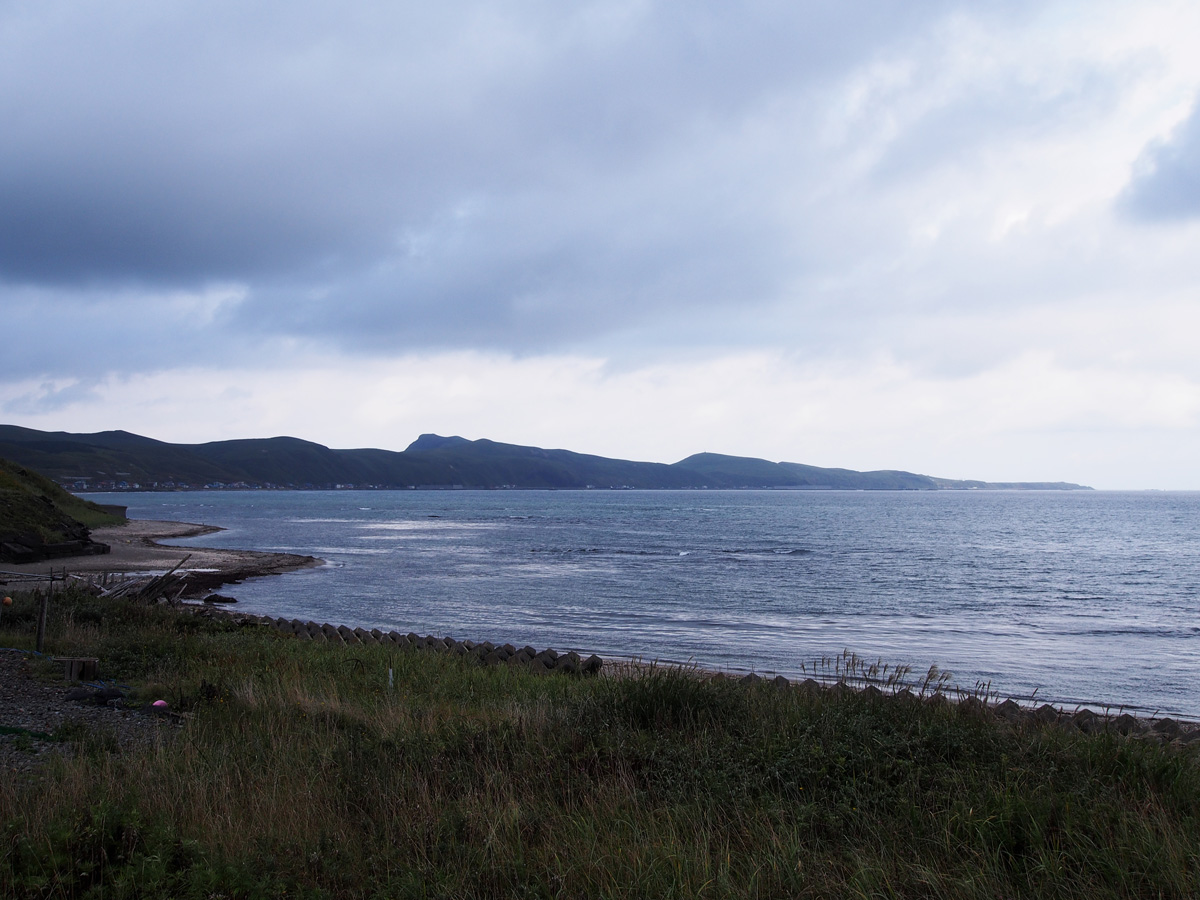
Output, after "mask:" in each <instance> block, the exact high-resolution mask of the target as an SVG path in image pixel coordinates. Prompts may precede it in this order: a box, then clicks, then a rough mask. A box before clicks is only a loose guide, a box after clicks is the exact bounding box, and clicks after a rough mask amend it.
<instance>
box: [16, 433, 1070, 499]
mask: <svg viewBox="0 0 1200 900" xmlns="http://www.w3.org/2000/svg"><path fill="white" fill-rule="evenodd" d="M0 455H2V456H7V457H8V458H10V459H13V460H17V461H18V462H19V463H21V464H22V465H25V466H28V467H30V468H34V469H37V470H38V471H41V472H44V473H45V474H46V475H48V476H49V477H51V478H53V479H54V480H55V481H56V482H58V483H59V484H61V485H65V486H67V487H69V488H70V489H71V490H138V489H140V490H194V489H199V488H235V489H246V488H298V489H329V488H338V487H343V488H349V487H354V488H410V487H411V488H552V489H586V488H597V489H600V488H606V489H616V488H644V489H671V488H674V489H701V488H710V489H716V488H726V489H728V488H788V489H801V490H803V489H807V490H906V491H936V490H988V489H997V488H1008V489H1040V490H1086V488H1083V487H1082V486H1081V485H1077V484H1067V483H1060V482H1055V483H1040V482H1039V483H1036V484H1034V483H1012V484H1002V485H998V484H989V483H987V482H982V481H953V480H949V479H944V478H932V477H930V476H928V475H915V474H913V473H911V472H898V471H879V472H855V471H853V470H851V469H824V468H819V467H817V466H807V465H802V464H800V463H790V462H778V463H777V462H768V461H767V460H764V459H753V458H749V457H740V456H723V455H721V454H717V453H698V454H696V455H695V456H689V457H688V458H687V459H684V460H680V461H679V462H677V463H673V464H669V465H668V464H666V463H651V462H633V461H630V460H623V459H609V458H607V457H603V456H592V455H589V454H585V453H575V452H573V451H571V450H545V449H542V448H540V447H525V446H521V445H518V444H502V443H498V442H496V441H489V440H475V441H471V440H467V439H466V438H462V437H457V436H452V437H443V436H441V435H436V434H423V435H421V436H420V437H419V438H417V440H415V441H413V443H412V444H410V445H409V446H408V447H407V448H406V449H405V450H403V451H393V450H374V449H359V450H331V449H330V448H328V447H325V446H322V445H321V444H315V443H312V442H310V441H302V440H299V439H297V438H291V437H274V438H256V439H249V440H236V441H215V442H212V443H207V444H170V443H166V442H163V441H156V440H154V439H152V438H147V437H141V436H140V435H136V434H130V433H128V432H125V431H103V432H99V433H97V434H71V433H68V432H44V431H35V430H34V429H31V428H21V427H19V426H15V425H0Z"/></svg>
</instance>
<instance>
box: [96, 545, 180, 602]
mask: <svg viewBox="0 0 1200 900" xmlns="http://www.w3.org/2000/svg"><path fill="white" fill-rule="evenodd" d="M191 558H192V554H190V553H189V554H188V555H187V556H185V557H184V558H183V559H181V560H180V561H179V562H177V563H175V565H174V566H172V567H171V569H170V571H168V572H164V573H163V574H162V575H155V576H154V577H152V578H149V579H147V578H146V576H144V575H139V576H135V577H133V578H126V579H124V580H123V581H119V582H117V583H116V584H114V585H112V586H110V587H105V588H101V590H100V596H101V597H107V598H110V599H118V598H121V597H128V598H130V599H131V600H136V601H138V602H144V603H153V602H154V601H156V600H159V599H162V598H163V597H167V596H169V595H171V599H172V600H178V599H179V597H180V596H181V595H182V594H183V592H184V590H185V589H186V587H187V585H186V584H185V582H186V581H187V573H184V574H182V575H176V574H175V573H176V571H177V570H178V569H179V567H180V566H182V565H183V564H184V563H185V562H187V561H188V560H189V559H191Z"/></svg>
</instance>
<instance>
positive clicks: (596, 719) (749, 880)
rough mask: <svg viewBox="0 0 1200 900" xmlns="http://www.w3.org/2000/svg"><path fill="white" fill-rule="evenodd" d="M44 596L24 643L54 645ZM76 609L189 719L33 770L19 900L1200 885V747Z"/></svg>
mask: <svg viewBox="0 0 1200 900" xmlns="http://www.w3.org/2000/svg"><path fill="white" fill-rule="evenodd" d="M31 607H32V604H31V602H30V600H29V599H28V598H25V597H18V603H17V605H16V607H14V609H13V610H12V611H10V613H9V614H7V615H6V617H5V619H4V621H3V622H0V645H3V646H10V647H11V646H25V647H28V646H31V640H32V630H31V622H32V616H31V614H29V613H30V611H31ZM54 610H55V616H54V619H53V621H52V623H51V628H50V631H49V634H50V638H49V640H48V644H49V646H48V649H49V650H51V651H53V652H55V653H60V654H71V655H76V654H84V653H86V654H87V655H93V656H98V657H99V658H100V660H101V665H102V668H103V671H104V674H105V675H106V676H107V677H111V678H116V679H118V680H122V681H125V682H128V683H130V684H133V685H135V686H136V687H137V689H138V697H139V698H140V699H141V700H142V701H145V702H148V701H150V700H152V699H155V698H159V697H162V698H166V699H168V700H169V701H170V702H171V704H172V707H173V708H175V709H177V710H181V711H184V712H186V713H187V714H188V718H187V721H186V725H185V726H184V727H183V728H182V729H179V730H178V735H177V737H176V738H175V739H174V740H173V741H171V742H169V743H167V744H164V745H162V746H159V747H157V748H154V749H149V750H146V751H144V752H138V753H136V754H124V755H121V754H116V753H113V752H112V749H111V748H112V745H113V742H112V741H111V740H106V738H105V735H103V734H88V735H79V734H74V735H70V736H72V737H75V738H80V737H82V738H84V740H82V741H80V743H79V746H80V750H79V752H78V754H77V755H75V756H73V757H70V758H66V759H63V760H59V761H56V762H52V763H50V764H49V765H48V766H47V768H45V769H44V770H43V772H42V774H41V775H40V776H39V777H37V778H36V779H35V780H30V779H28V778H24V779H15V778H13V777H8V776H6V777H5V779H4V781H3V784H2V785H0V827H3V829H4V831H3V842H2V843H0V886H2V887H0V894H2V895H3V896H6V897H95V898H101V897H103V898H120V897H196V898H213V897H297V896H299V897H366V896H372V897H448V898H449V897H453V898H484V897H538V898H556V897H563V898H574V897H596V898H602V897H603V898H608V897H611V898H642V897H679V898H685V897H686V898H693V897H713V898H717V897H746V898H751V897H764V898H765V897H830V898H833V897H838V898H842V897H862V898H873V897H881V898H882V897H922V898H924V897H944V898H974V897H977V898H989V900H990V898H997V897H1006V898H1007V897H1013V898H1015V897H1054V898H1073V897H1078V898H1104V897H1128V898H1134V897H1136V898H1149V897H1164V898H1176V897H1178V898H1194V897H1197V896H1200V761H1198V758H1197V754H1196V753H1195V752H1191V751H1187V750H1178V749H1175V748H1171V747H1163V746H1158V745H1155V744H1152V743H1149V742H1142V741H1135V740H1128V739H1124V738H1119V737H1116V736H1113V735H1107V734H1099V735H1085V734H1083V733H1080V732H1074V731H1068V730H1063V729H1059V728H1043V727H1039V726H1036V725H1033V724H1027V725H1022V726H1020V727H1009V726H1005V725H1000V724H997V723H996V722H995V721H993V720H991V719H990V718H985V717H982V716H980V715H979V714H978V713H974V714H973V713H970V712H967V711H965V710H962V709H959V708H958V707H954V706H948V707H947V706H940V707H939V706H933V705H929V704H924V703H919V702H916V703H914V702H902V701H899V700H895V699H891V698H872V697H867V696H863V695H860V694H857V693H854V692H832V691H826V692H820V693H817V694H806V693H805V692H802V691H799V690H795V689H780V688H777V687H775V686H773V685H771V684H768V683H760V684H757V685H746V684H741V683H739V682H735V681H706V680H703V679H701V678H699V677H697V676H696V674H695V673H689V672H681V671H673V670H653V671H650V672H648V673H646V674H643V675H642V676H640V677H628V678H612V677H605V676H603V675H601V676H600V677H596V678H588V679H585V678H573V677H568V676H555V675H544V676H535V675H533V674H530V673H527V672H525V671H522V670H519V669H512V668H506V667H498V668H483V667H480V666H478V665H476V664H474V663H473V662H471V661H469V660H467V659H464V658H462V657H455V656H450V655H436V654H426V653H416V652H400V651H396V650H390V649H385V648H384V647H383V646H356V647H335V646H322V645H316V644H313V643H311V642H300V641H298V640H295V639H294V638H291V637H285V636H281V635H279V634H277V633H275V632H273V631H270V630H268V629H265V628H237V627H235V626H233V625H232V624H230V623H229V622H227V621H223V620H221V619H216V620H208V619H204V618H201V617H197V616H195V615H192V614H188V613H184V612H178V611H173V610H171V609H168V608H166V607H161V606H160V607H150V608H147V607H136V606H132V605H128V604H126V603H112V604H106V603H104V602H102V601H99V600H95V599H91V598H87V597H84V596H82V595H71V596H68V597H67V598H66V599H62V598H60V599H58V600H56V603H55V605H54ZM389 668H390V669H391V670H392V671H393V678H394V686H393V687H392V688H391V689H389V687H388V670H389ZM46 672H47V676H46V677H56V676H55V675H53V674H51V669H50V668H49V666H46Z"/></svg>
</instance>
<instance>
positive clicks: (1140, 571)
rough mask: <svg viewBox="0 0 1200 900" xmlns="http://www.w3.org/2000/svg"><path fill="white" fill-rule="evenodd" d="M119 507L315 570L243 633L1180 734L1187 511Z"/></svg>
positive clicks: (705, 505) (462, 504) (629, 496)
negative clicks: (753, 677) (835, 688)
mask: <svg viewBox="0 0 1200 900" xmlns="http://www.w3.org/2000/svg"><path fill="white" fill-rule="evenodd" d="M91 499H95V500H98V501H100V502H104V501H106V500H107V501H110V502H111V501H112V500H114V499H116V498H114V496H113V495H111V494H105V495H93V496H92V497H91ZM119 499H120V500H121V502H125V503H128V505H129V514H130V516H131V517H133V518H140V519H166V520H177V521H184V522H196V523H201V524H209V525H218V526H220V527H221V528H223V529H224V530H223V531H220V532H217V533H214V534H210V535H206V536H203V537H199V538H192V539H187V540H179V541H172V542H171V543H175V544H178V545H180V546H184V547H187V546H206V547H229V548H238V549H253V550H272V551H285V552H289V553H301V554H311V555H314V556H317V557H320V558H321V559H322V560H324V565H322V566H319V567H317V568H313V569H305V570H301V571H297V572H293V573H289V574H286V575H279V576H271V577H266V578H257V579H251V580H249V581H246V582H245V583H243V584H240V585H237V586H234V587H231V588H229V589H228V590H227V591H225V592H226V593H230V594H233V595H234V596H236V598H237V600H238V608H239V609H241V610H244V611H247V612H253V613H258V614H265V615H270V616H283V617H286V618H299V619H303V620H315V621H317V622H329V623H332V624H335V625H340V624H346V625H350V626H351V627H354V626H359V625H361V626H362V627H364V628H368V629H369V628H373V627H378V628H380V629H382V630H384V631H388V630H396V631H399V632H402V633H408V632H416V633H418V634H420V635H426V634H433V635H437V636H439V637H442V636H447V635H449V636H452V637H455V638H460V639H462V638H471V639H473V640H476V641H482V640H490V641H493V642H495V643H498V644H499V643H506V642H510V643H513V644H515V645H517V646H524V645H527V644H529V645H533V646H534V647H536V648H538V649H541V648H544V647H553V648H555V649H557V650H560V651H565V650H568V649H575V650H578V651H580V652H583V653H598V654H599V655H601V656H605V657H634V658H639V659H642V660H644V661H659V662H662V663H670V664H675V663H679V664H687V665H696V666H700V667H704V668H710V669H718V670H723V671H727V672H731V673H742V672H750V671H754V672H757V673H759V674H762V675H768V676H773V675H776V674H782V675H785V676H787V677H790V678H796V677H805V676H806V675H810V674H813V673H814V672H815V673H817V674H829V673H831V672H834V671H836V670H837V668H838V666H839V665H844V664H845V662H846V660H850V661H851V665H859V664H860V662H861V663H866V664H876V665H878V666H879V671H881V672H882V671H884V669H883V667H884V666H886V667H887V671H888V672H894V671H895V669H896V667H898V666H899V667H902V668H901V671H902V672H903V671H907V672H909V673H911V677H912V678H914V679H916V680H918V681H919V680H922V679H924V678H925V677H927V676H928V674H929V671H930V667H937V670H936V671H937V673H938V674H940V675H941V676H942V677H943V678H944V679H946V681H945V683H946V684H947V686H952V687H957V688H959V689H961V690H965V691H978V690H981V689H982V690H986V691H987V692H989V693H991V694H992V695H993V696H995V697H998V698H1001V699H1003V698H1006V697H1012V698H1015V699H1018V700H1020V701H1023V702H1035V703H1041V702H1053V703H1056V704H1061V705H1065V706H1068V707H1073V706H1079V705H1087V706H1091V707H1093V708H1096V709H1101V708H1108V709H1112V710H1118V709H1124V710H1128V711H1132V712H1135V713H1138V714H1142V715H1153V714H1158V715H1172V716H1179V717H1184V718H1192V719H1196V718H1200V493H1174V492H1128V493H1126V492H1104V491H1078V492H1058V491H1044V492H1043V491H941V492H882V491H880V492H857V491H466V490H463V491H454V490H446V491H324V492H291V491H223V492H215V491H214V492H188V493H128V494H122V495H121V496H120V498H119ZM945 673H948V674H945Z"/></svg>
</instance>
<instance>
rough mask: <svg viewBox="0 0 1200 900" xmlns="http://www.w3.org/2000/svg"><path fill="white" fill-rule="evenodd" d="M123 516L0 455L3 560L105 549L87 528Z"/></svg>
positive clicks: (28, 559)
mask: <svg viewBox="0 0 1200 900" xmlns="http://www.w3.org/2000/svg"><path fill="white" fill-rule="evenodd" d="M124 520H125V518H124V516H123V515H120V514H116V513H114V512H112V511H110V510H105V509H103V508H101V507H100V506H97V505H96V504H95V503H90V502H88V501H87V500H81V499H80V498H79V497H75V496H73V495H72V494H69V493H67V491H65V490H63V489H62V488H61V487H59V486H58V485H57V484H55V483H54V482H53V481H51V480H50V479H49V478H46V477H45V476H43V475H41V474H39V473H37V472H34V471H31V470H30V469H28V468H27V467H25V466H22V465H21V464H20V463H16V462H13V461H12V460H8V459H0V559H2V560H4V561H6V562H32V561H34V560H37V559H44V558H46V557H55V556H69V555H75V554H79V553H94V552H104V551H105V550H107V549H108V548H107V547H105V546H104V545H103V544H96V543H95V542H93V541H92V540H91V534H90V529H91V528H95V527H98V526H100V525H110V524H117V523H119V522H123V521H124Z"/></svg>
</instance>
